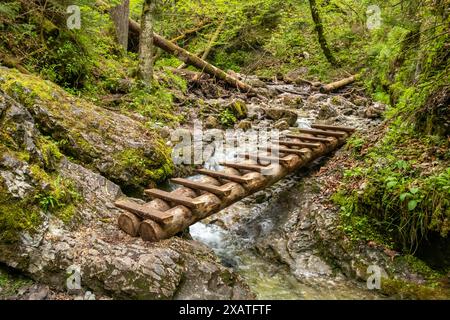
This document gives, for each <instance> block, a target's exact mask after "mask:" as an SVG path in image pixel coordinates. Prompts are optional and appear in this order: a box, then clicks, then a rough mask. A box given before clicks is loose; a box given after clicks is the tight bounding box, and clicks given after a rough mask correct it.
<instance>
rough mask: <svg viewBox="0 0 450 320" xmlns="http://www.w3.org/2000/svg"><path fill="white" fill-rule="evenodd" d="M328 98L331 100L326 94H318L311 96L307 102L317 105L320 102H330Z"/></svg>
mask: <svg viewBox="0 0 450 320" xmlns="http://www.w3.org/2000/svg"><path fill="white" fill-rule="evenodd" d="M328 98H329V96H328V95H326V94H323V93H316V94H313V95H311V96H309V98H308V100H307V102H308V103H309V104H315V103H318V102H322V101H326V100H328Z"/></svg>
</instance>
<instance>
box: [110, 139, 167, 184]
mask: <svg viewBox="0 0 450 320" xmlns="http://www.w3.org/2000/svg"><path fill="white" fill-rule="evenodd" d="M155 148H156V149H155V152H154V154H155V155H159V158H155V159H150V158H148V157H146V156H145V155H144V152H143V150H140V149H126V150H123V151H122V152H120V153H119V154H117V155H116V156H115V159H116V167H115V168H114V170H120V171H121V170H126V171H131V172H132V173H133V177H132V179H131V181H129V182H128V183H129V185H135V186H138V185H141V186H146V185H148V184H149V183H151V182H162V181H164V180H165V179H167V178H168V177H169V176H170V175H171V174H172V172H173V162H172V159H171V152H170V149H168V148H167V146H166V145H165V144H164V143H163V142H162V141H159V142H156V143H155Z"/></svg>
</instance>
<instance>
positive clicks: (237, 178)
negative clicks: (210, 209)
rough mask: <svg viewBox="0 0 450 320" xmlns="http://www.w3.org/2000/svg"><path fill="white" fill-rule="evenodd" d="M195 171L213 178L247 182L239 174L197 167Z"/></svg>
mask: <svg viewBox="0 0 450 320" xmlns="http://www.w3.org/2000/svg"><path fill="white" fill-rule="evenodd" d="M195 171H196V172H197V173H200V174H204V175H207V176H210V177H213V178H220V179H225V180H229V181H233V182H237V183H244V184H246V183H247V182H249V180H248V179H245V178H242V177H241V176H237V175H234V174H228V173H224V172H218V171H212V170H206V169H198V170H195Z"/></svg>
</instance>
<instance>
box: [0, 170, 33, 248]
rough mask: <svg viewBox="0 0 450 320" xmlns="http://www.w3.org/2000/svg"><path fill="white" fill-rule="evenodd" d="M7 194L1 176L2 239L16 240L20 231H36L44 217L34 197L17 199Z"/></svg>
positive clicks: (6, 240) (0, 232)
mask: <svg viewBox="0 0 450 320" xmlns="http://www.w3.org/2000/svg"><path fill="white" fill-rule="evenodd" d="M7 194H8V192H7V191H6V190H4V189H3V181H2V180H1V178H0V241H2V242H14V241H16V240H17V239H18V235H19V233H20V232H24V231H29V232H33V231H35V230H36V228H37V227H38V226H39V225H40V224H41V222H42V218H41V215H40V209H39V207H38V206H36V205H35V204H34V199H33V198H32V197H29V198H26V199H22V200H20V201H17V200H15V199H12V198H10V197H9V196H8V195H7Z"/></svg>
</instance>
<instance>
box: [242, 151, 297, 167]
mask: <svg viewBox="0 0 450 320" xmlns="http://www.w3.org/2000/svg"><path fill="white" fill-rule="evenodd" d="M239 156H240V157H243V158H245V159H251V160H255V161H269V162H271V163H280V164H281V165H283V166H289V165H290V163H291V161H292V160H286V159H284V158H279V157H271V156H263V155H260V154H254V155H253V154H249V153H242V154H239Z"/></svg>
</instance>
